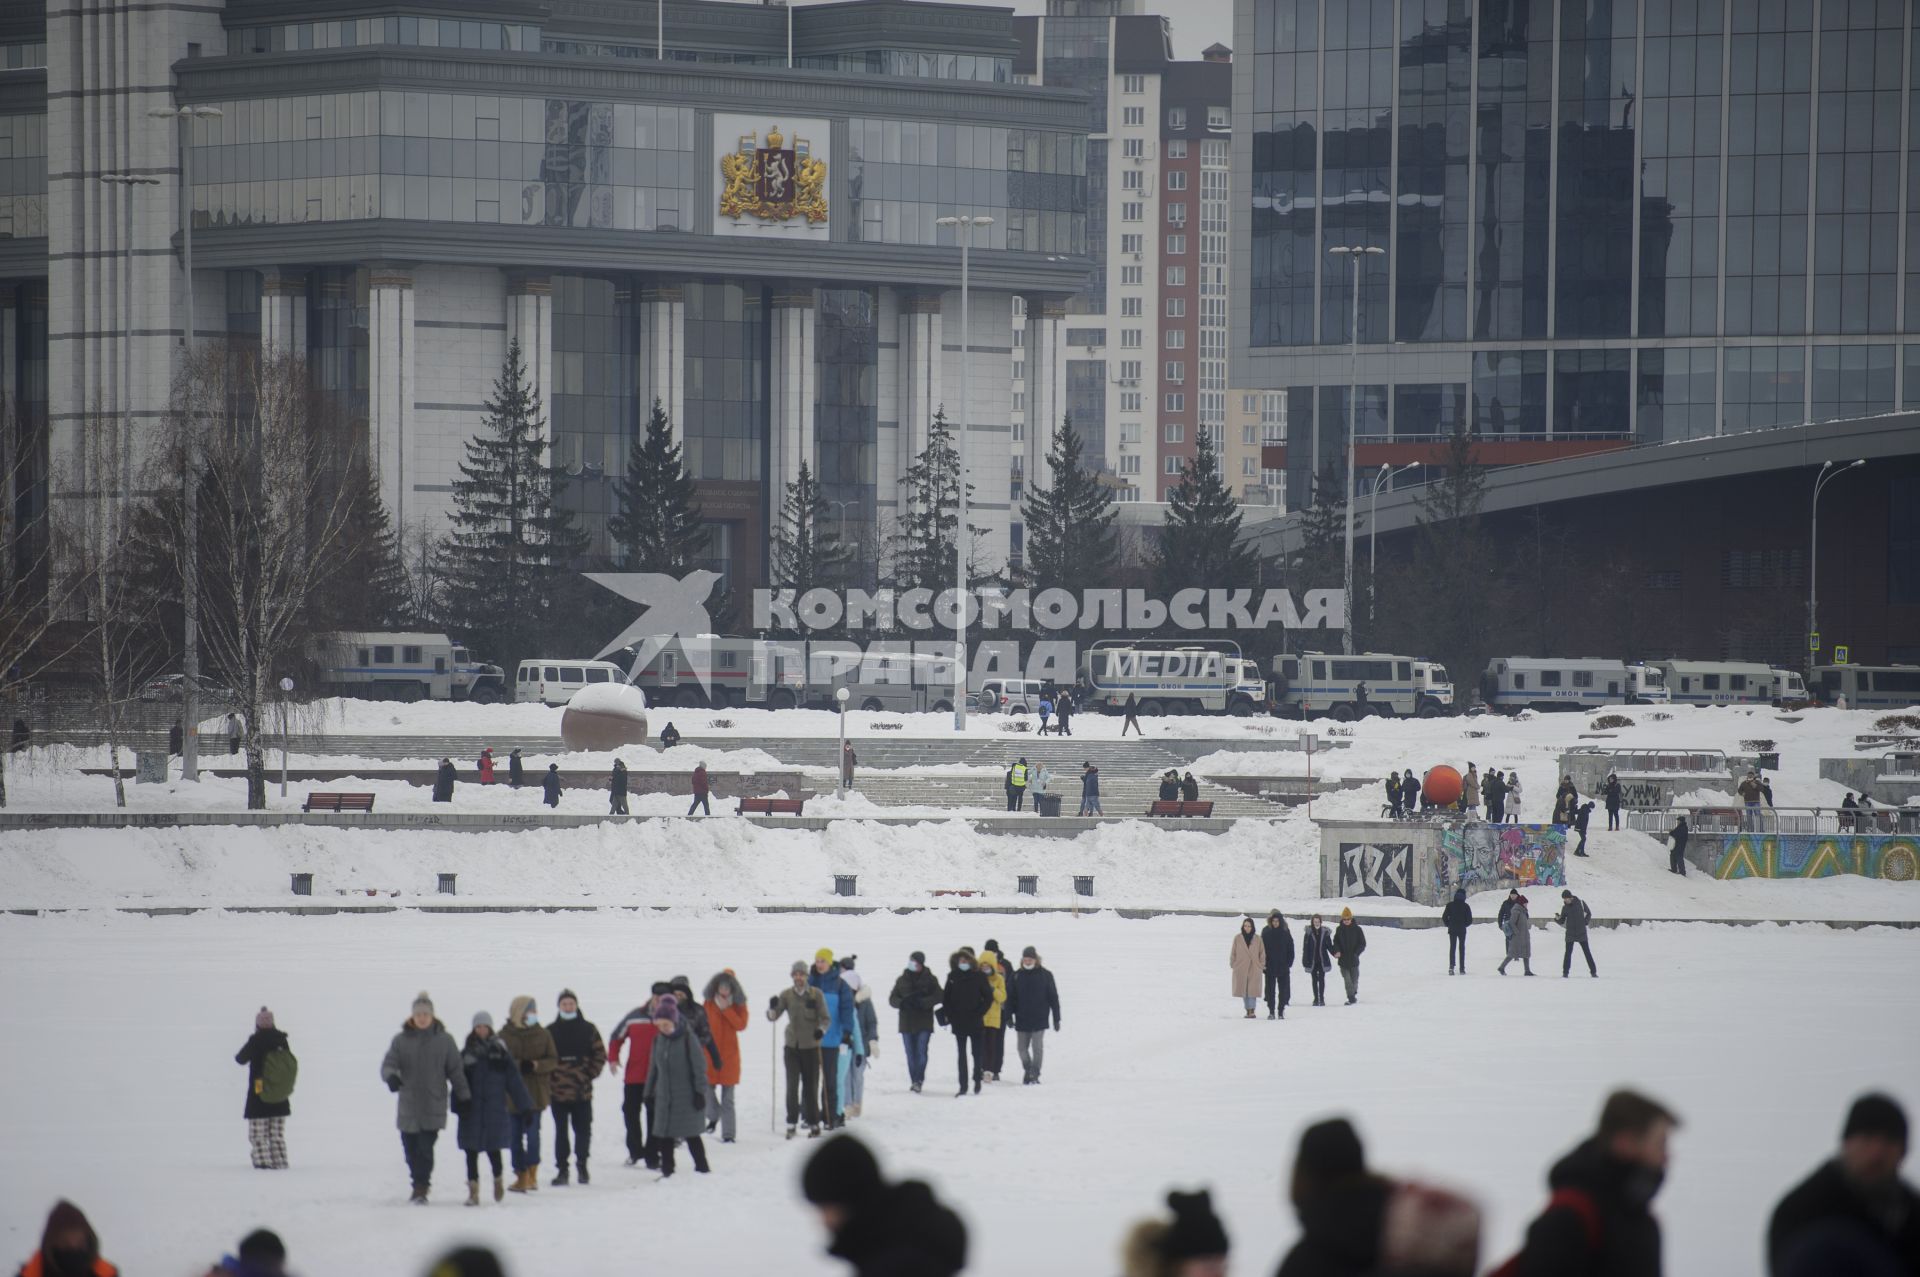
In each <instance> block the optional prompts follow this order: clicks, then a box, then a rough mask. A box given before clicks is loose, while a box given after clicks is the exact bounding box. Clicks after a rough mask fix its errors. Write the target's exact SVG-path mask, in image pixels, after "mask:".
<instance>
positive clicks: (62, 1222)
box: [20, 1202, 120, 1277]
mask: <svg viewBox="0 0 1920 1277" xmlns="http://www.w3.org/2000/svg"><path fill="white" fill-rule="evenodd" d="M119 1272H120V1270H119V1269H118V1268H115V1267H114V1266H113V1265H112V1264H109V1263H108V1262H107V1261H106V1260H104V1259H102V1258H100V1238H99V1237H98V1236H96V1235H95V1234H94V1231H93V1225H92V1224H89V1223H88V1222H87V1217H86V1216H85V1215H83V1214H81V1213H80V1208H79V1207H78V1206H75V1205H74V1204H73V1203H72V1202H57V1203H55V1204H54V1208H53V1210H52V1211H51V1212H49V1213H48V1215H47V1227H46V1229H45V1231H43V1232H42V1233H41V1234H40V1249H39V1250H37V1251H35V1252H34V1253H33V1258H32V1259H29V1260H28V1261H27V1262H26V1263H24V1264H22V1265H21V1266H20V1277H118V1274H119Z"/></svg>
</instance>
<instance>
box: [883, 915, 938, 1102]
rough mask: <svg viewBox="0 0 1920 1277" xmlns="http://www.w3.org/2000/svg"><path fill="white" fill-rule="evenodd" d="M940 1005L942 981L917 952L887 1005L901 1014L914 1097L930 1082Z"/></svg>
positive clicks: (896, 980) (895, 982)
mask: <svg viewBox="0 0 1920 1277" xmlns="http://www.w3.org/2000/svg"><path fill="white" fill-rule="evenodd" d="M939 1004H940V981H939V979H938V977H936V976H935V975H934V974H933V972H931V971H929V970H927V955H926V954H924V953H922V952H920V951H919V950H918V949H915V950H914V951H913V952H912V953H911V954H909V955H907V965H906V967H905V968H904V969H903V970H902V971H901V972H900V974H899V975H897V976H895V977H894V979H893V992H891V993H889V994H888V995H887V1005H888V1006H890V1007H892V1008H894V1009H895V1010H896V1011H898V1012H899V1013H900V1043H901V1045H902V1046H904V1047H905V1048H906V1055H907V1081H908V1082H909V1083H910V1084H911V1087H910V1089H911V1090H912V1091H913V1093H914V1094H916V1095H918V1094H919V1093H920V1088H921V1087H922V1086H924V1085H925V1084H926V1081H927V1047H928V1046H929V1045H930V1044H931V1042H932V1039H933V1009H934V1007H936V1006H938V1005H939Z"/></svg>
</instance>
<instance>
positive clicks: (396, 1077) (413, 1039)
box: [380, 993, 472, 1206]
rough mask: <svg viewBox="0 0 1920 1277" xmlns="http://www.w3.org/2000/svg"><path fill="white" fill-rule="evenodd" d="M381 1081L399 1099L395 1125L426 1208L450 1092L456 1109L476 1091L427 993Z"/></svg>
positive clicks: (396, 1040) (390, 1052)
mask: <svg viewBox="0 0 1920 1277" xmlns="http://www.w3.org/2000/svg"><path fill="white" fill-rule="evenodd" d="M380 1080H381V1081H383V1082H385V1083H386V1084H387V1089H388V1090H389V1091H392V1092H393V1093H394V1094H395V1095H397V1096H399V1097H400V1098H399V1103H398V1112H397V1114H396V1116H395V1119H394V1125H396V1126H398V1127H399V1128H400V1147H401V1148H402V1149H404V1150H405V1152H406V1155H407V1172H408V1174H409V1175H410V1176H411V1177H412V1180H413V1196H412V1197H411V1198H410V1199H409V1200H410V1201H412V1202H413V1204H414V1205H416V1206H424V1205H426V1204H427V1189H428V1187H429V1186H430V1185H431V1183H432V1181H433V1145H434V1141H436V1140H438V1139H439V1138H440V1132H441V1131H442V1130H444V1129H445V1128H446V1125H447V1088H448V1087H449V1086H451V1087H452V1088H453V1096H454V1101H455V1103H456V1104H460V1105H464V1104H466V1102H467V1100H468V1097H469V1096H470V1095H471V1094H472V1092H471V1091H470V1090H469V1089H468V1087H467V1071H466V1069H465V1067H464V1066H462V1064H461V1062H460V1048H459V1046H457V1045H456V1044H455V1043H454V1040H453V1035H452V1034H451V1033H448V1032H447V1029H446V1026H445V1025H443V1024H441V1023H440V1021H439V1020H437V1019H436V1018H434V1014H433V999H432V998H429V997H428V996H427V995H426V994H425V993H422V994H420V996H419V997H417V998H415V999H414V1000H413V1014H412V1015H411V1016H410V1017H408V1019H407V1022H406V1023H405V1024H403V1025H401V1026H400V1032H398V1033H396V1034H394V1035H393V1042H392V1044H391V1045H389V1046H388V1047H387V1055H386V1058H385V1059H384V1060H382V1061H381V1062H380Z"/></svg>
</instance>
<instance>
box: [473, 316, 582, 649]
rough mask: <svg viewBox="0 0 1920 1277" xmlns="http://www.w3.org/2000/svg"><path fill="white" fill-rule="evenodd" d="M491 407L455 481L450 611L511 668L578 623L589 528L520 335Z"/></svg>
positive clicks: (479, 645)
mask: <svg viewBox="0 0 1920 1277" xmlns="http://www.w3.org/2000/svg"><path fill="white" fill-rule="evenodd" d="M486 408H487V415H486V418H485V419H484V420H483V421H482V423H481V428H480V433H479V434H477V435H475V436H474V437H473V438H471V439H469V440H468V441H467V456H466V460H465V461H462V462H461V463H460V477H459V478H458V479H455V480H454V482H453V531H452V533H451V534H450V535H449V536H448V537H447V539H446V541H445V543H444V545H443V550H442V559H443V563H444V568H445V573H446V596H445V597H446V612H447V615H446V620H447V623H448V626H449V628H450V629H452V630H454V631H455V632H456V633H458V634H459V635H460V637H461V638H462V639H464V640H465V641H466V643H467V644H468V646H469V647H471V648H473V649H474V650H475V651H478V652H483V653H485V654H486V655H487V657H488V659H490V660H493V661H496V662H498V663H499V664H500V665H502V666H504V667H506V668H512V667H513V666H514V665H515V664H516V663H517V662H518V661H519V660H520V658H521V657H523V656H527V655H530V654H532V653H533V652H534V649H535V648H536V647H538V646H539V645H541V644H542V643H543V642H546V641H549V640H550V639H554V638H558V637H559V636H560V635H562V634H564V633H565V632H567V631H568V629H569V628H570V626H569V624H568V621H569V615H568V613H567V612H566V603H567V601H568V600H572V599H575V598H577V597H578V595H579V590H578V589H577V588H576V584H575V578H574V576H573V573H572V570H571V565H572V562H573V560H575V559H576V558H577V557H579V556H580V555H581V554H583V553H584V552H585V550H586V547H587V537H586V534H585V533H584V532H582V531H581V530H580V529H579V528H578V527H576V526H575V524H574V521H573V515H572V514H571V513H570V512H569V511H567V510H565V509H562V508H561V506H560V504H559V495H560V491H561V489H562V488H563V487H564V486H565V484H566V476H565V474H564V473H563V472H562V471H561V469H560V468H559V467H558V466H555V465H553V464H551V462H550V461H549V452H550V449H549V445H548V442H547V437H546V422H545V420H543V419H542V417H541V415H540V410H539V407H538V405H537V401H536V400H535V398H534V387H533V385H532V383H531V382H530V381H529V380H528V379H527V369H526V363H525V361H524V360H523V359H522V357H521V354H520V343H519V341H518V340H515V341H513V342H512V343H510V344H509V345H508V347H507V357H506V361H505V363H504V364H502V366H501V369H500V376H499V377H498V378H497V379H495V381H494V383H493V395H492V397H491V398H490V399H488V400H487V405H486Z"/></svg>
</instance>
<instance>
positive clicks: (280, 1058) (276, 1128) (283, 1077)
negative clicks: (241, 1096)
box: [233, 1007, 299, 1171]
mask: <svg viewBox="0 0 1920 1277" xmlns="http://www.w3.org/2000/svg"><path fill="white" fill-rule="evenodd" d="M269 1061H271V1062H272V1065H271V1068H269ZM233 1062H234V1063H235V1064H244V1065H246V1066H247V1103H246V1108H245V1111H244V1115H245V1117H246V1119H247V1147H248V1148H249V1149H251V1150H252V1153H253V1167H254V1169H255V1170H260V1171H284V1170H286V1169H287V1118H288V1116H289V1115H291V1114H292V1112H293V1104H292V1103H291V1097H292V1095H293V1078H294V1075H295V1073H296V1072H297V1071H298V1069H299V1064H298V1062H297V1061H296V1060H295V1059H294V1058H293V1051H292V1050H291V1049H289V1047H288V1046H287V1035H286V1034H285V1033H282V1032H281V1031H280V1029H279V1028H278V1027H277V1026H276V1025H275V1024H274V1022H273V1012H271V1011H269V1010H267V1008H265V1007H261V1008H260V1011H259V1014H257V1015H255V1016H254V1017H253V1035H252V1036H251V1037H249V1038H248V1039H247V1040H246V1044H245V1045H243V1046H242V1047H241V1048H240V1049H239V1050H238V1051H236V1052H235V1053H234V1056H233Z"/></svg>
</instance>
